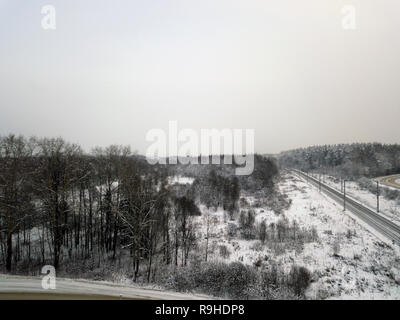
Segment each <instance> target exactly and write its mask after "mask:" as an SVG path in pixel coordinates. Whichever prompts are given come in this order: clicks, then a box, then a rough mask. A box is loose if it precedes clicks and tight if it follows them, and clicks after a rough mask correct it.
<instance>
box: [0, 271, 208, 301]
mask: <svg viewBox="0 0 400 320" xmlns="http://www.w3.org/2000/svg"><path fill="white" fill-rule="evenodd" d="M41 281H42V280H41V278H40V277H21V276H11V275H0V300H4V299H18V300H43V299H46V300H71V299H73V300H153V299H154V300H205V299H210V297H207V296H202V295H191V294H183V293H177V292H170V291H163V290H154V289H144V288H138V287H132V286H123V285H117V284H110V283H102V282H95V281H86V280H71V279H61V278H57V279H56V289H55V290H52V289H48V290H45V289H43V288H42V286H41Z"/></svg>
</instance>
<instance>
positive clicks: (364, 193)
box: [323, 176, 400, 224]
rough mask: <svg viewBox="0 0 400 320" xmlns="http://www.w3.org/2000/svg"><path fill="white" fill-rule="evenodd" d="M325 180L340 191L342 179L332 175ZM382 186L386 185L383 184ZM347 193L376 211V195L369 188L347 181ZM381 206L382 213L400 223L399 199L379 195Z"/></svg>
mask: <svg viewBox="0 0 400 320" xmlns="http://www.w3.org/2000/svg"><path fill="white" fill-rule="evenodd" d="M323 182H324V183H325V184H328V185H330V186H331V187H333V188H335V189H337V190H339V191H340V180H337V179H335V178H334V177H331V176H325V177H324V180H323ZM381 188H386V187H384V186H381ZM346 194H348V195H349V196H350V197H352V198H354V199H355V200H358V201H359V202H361V203H362V204H364V205H366V206H367V207H370V208H371V209H372V210H375V211H376V209H377V199H376V195H374V194H373V193H371V192H369V191H368V190H362V189H361V188H360V186H359V185H358V183H357V182H354V181H346ZM379 208H380V210H379V212H380V213H381V214H383V215H385V216H386V217H387V218H389V219H390V220H391V221H393V222H395V223H398V224H400V204H399V202H398V201H397V200H388V199H385V198H384V197H382V196H381V197H379Z"/></svg>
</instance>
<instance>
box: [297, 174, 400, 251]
mask: <svg viewBox="0 0 400 320" xmlns="http://www.w3.org/2000/svg"><path fill="white" fill-rule="evenodd" d="M292 172H294V173H295V174H297V175H298V176H300V177H302V178H303V179H304V180H306V181H308V182H309V183H311V184H313V185H314V186H315V187H317V188H318V187H319V184H320V185H321V191H322V192H324V193H325V194H327V195H328V196H329V197H330V198H332V199H333V200H335V201H336V202H338V203H340V204H343V203H344V196H343V193H341V192H340V191H338V190H336V189H333V188H332V187H330V186H328V185H326V184H324V183H322V182H319V181H318V180H317V179H315V178H313V177H311V176H309V175H307V174H305V173H304V172H302V171H299V170H292ZM346 210H349V211H350V212H351V213H352V214H354V215H355V216H356V217H357V218H359V219H360V220H362V221H363V222H365V223H366V224H368V225H369V226H370V227H371V228H373V229H374V230H376V231H377V232H379V233H380V234H381V235H383V236H384V237H386V238H387V239H389V240H390V241H391V242H392V243H395V244H397V245H400V226H399V225H397V224H396V223H394V222H392V221H390V220H388V219H387V218H385V217H384V216H382V215H381V214H379V213H377V212H375V211H373V210H371V209H370V208H367V207H366V206H364V205H362V204H361V203H359V202H357V201H355V200H354V199H351V198H349V197H348V196H346Z"/></svg>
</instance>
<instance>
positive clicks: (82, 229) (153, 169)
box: [0, 135, 200, 281]
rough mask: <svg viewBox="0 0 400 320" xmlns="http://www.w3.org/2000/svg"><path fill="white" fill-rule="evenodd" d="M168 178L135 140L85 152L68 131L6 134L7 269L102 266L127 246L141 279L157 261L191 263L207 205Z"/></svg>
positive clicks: (3, 227)
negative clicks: (67, 137)
mask: <svg viewBox="0 0 400 320" xmlns="http://www.w3.org/2000/svg"><path fill="white" fill-rule="evenodd" d="M167 178H168V172H167V168H165V167H162V166H157V165H154V166H151V165H149V164H147V162H146V161H145V160H144V159H143V158H142V157H139V156H133V155H132V154H131V152H130V149H129V148H128V147H122V146H115V145H114V146H110V147H107V148H95V149H94V150H93V151H92V152H91V154H85V153H84V152H83V151H82V149H81V148H80V147H79V146H78V145H75V144H70V143H68V142H66V141H64V140H63V139H61V138H59V139H36V138H30V139H27V138H24V137H22V136H18V137H17V136H14V135H9V136H7V137H1V138H0V269H3V270H4V269H5V270H6V271H8V272H17V271H18V272H27V271H28V270H40V266H43V265H45V264H52V265H53V266H54V267H55V268H56V269H62V267H63V265H66V264H70V263H71V261H82V260H90V261H91V262H92V264H93V265H97V266H100V265H101V264H102V263H103V262H104V261H108V260H114V261H116V260H118V259H119V260H121V257H123V256H124V254H125V255H128V257H129V259H130V261H131V264H130V265H131V266H132V277H133V279H134V280H136V279H137V277H138V276H139V273H141V275H143V276H145V277H146V278H147V280H148V281H150V277H151V275H152V272H153V270H154V266H155V265H159V264H165V265H170V264H172V265H185V264H186V263H187V259H188V256H189V253H190V251H191V250H193V249H194V248H195V246H196V239H195V232H194V229H193V224H192V217H193V215H195V214H200V212H199V209H198V208H197V206H196V205H195V204H194V202H193V200H192V199H191V198H190V197H187V196H185V195H182V196H180V195H177V194H176V193H174V192H173V190H172V189H171V188H170V186H169V185H168V179H167ZM83 271H84V270H82V272H83ZM36 272H37V271H36Z"/></svg>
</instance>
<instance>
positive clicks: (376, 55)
mask: <svg viewBox="0 0 400 320" xmlns="http://www.w3.org/2000/svg"><path fill="white" fill-rule="evenodd" d="M47 4H52V5H54V6H55V8H56V13H57V29H56V30H54V31H51V30H47V31H45V30H43V29H42V28H41V19H42V17H43V16H42V14H41V7H42V6H43V5H47ZM345 4H353V5H354V6H355V8H356V23H357V29H356V30H343V28H342V25H341V20H342V14H341V9H342V7H343V5H345ZM0 19H1V25H2V27H1V28H0V61H1V64H0V134H2V135H4V134H7V133H11V132H12V133H21V134H24V135H27V136H29V135H37V136H62V137H64V138H66V139H67V140H69V141H71V142H78V143H80V144H81V145H82V146H83V147H84V148H86V149H87V150H89V149H90V148H91V147H93V146H95V145H103V146H104V145H107V144H111V143H118V144H130V145H131V146H132V149H137V150H138V151H139V152H141V153H144V152H145V150H146V147H147V146H148V145H149V143H148V142H146V141H145V136H146V132H147V131H148V130H150V129H152V128H165V129H167V127H168V121H169V120H178V125H179V127H180V128H193V129H196V130H199V129H200V128H218V129H222V128H253V129H255V134H256V141H255V145H256V151H258V152H278V151H280V150H285V149H291V148H294V147H301V146H308V145H315V144H326V143H341V142H368V141H380V142H386V143H395V142H400V129H399V128H400V124H399V119H400V88H399V84H400V58H399V57H400V36H399V30H400V2H399V1H398V0H385V1H378V0H362V1H336V0H301V1H300V0H291V1H288V0H279V1H268V0H264V1H262V0H258V1H256V0H246V1H244V0H242V1H238V0H201V1H200V0H196V1H191V0H179V1H178V0H173V1H172V0H149V1H144V0H142V1H122V0H121V1H118V0H113V1H109V0H92V1H89V0H68V1H58V0H46V1H39V0H30V1H26V0H0Z"/></svg>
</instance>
